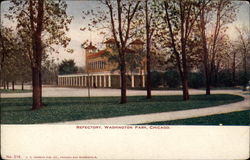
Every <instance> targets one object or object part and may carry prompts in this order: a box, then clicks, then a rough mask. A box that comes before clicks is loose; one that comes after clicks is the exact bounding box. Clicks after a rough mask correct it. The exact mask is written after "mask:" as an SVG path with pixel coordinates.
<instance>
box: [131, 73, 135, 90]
mask: <svg viewBox="0 0 250 160" xmlns="http://www.w3.org/2000/svg"><path fill="white" fill-rule="evenodd" d="M131 87H132V88H134V87H135V76H134V75H131Z"/></svg>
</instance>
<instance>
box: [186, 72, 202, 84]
mask: <svg viewBox="0 0 250 160" xmlns="http://www.w3.org/2000/svg"><path fill="white" fill-rule="evenodd" d="M188 85H189V87H190V88H201V87H204V86H205V85H204V75H203V73H201V72H191V73H189V81H188Z"/></svg>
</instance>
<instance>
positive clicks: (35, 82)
mask: <svg viewBox="0 0 250 160" xmlns="http://www.w3.org/2000/svg"><path fill="white" fill-rule="evenodd" d="M38 70H39V69H38V68H37V67H33V68H32V87H33V91H32V93H33V94H32V95H33V105H32V110H34V109H39V108H41V95H40V93H41V91H40V90H41V88H40V84H39V81H40V80H39V71H38Z"/></svg>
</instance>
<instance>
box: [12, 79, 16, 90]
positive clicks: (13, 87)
mask: <svg viewBox="0 0 250 160" xmlns="http://www.w3.org/2000/svg"><path fill="white" fill-rule="evenodd" d="M12 90H13V91H14V90H15V81H12Z"/></svg>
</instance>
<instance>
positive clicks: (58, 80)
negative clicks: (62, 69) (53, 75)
mask: <svg viewBox="0 0 250 160" xmlns="http://www.w3.org/2000/svg"><path fill="white" fill-rule="evenodd" d="M57 82H58V86H60V77H58V78H57Z"/></svg>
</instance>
